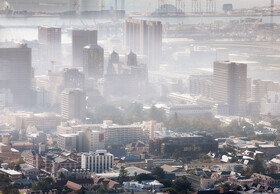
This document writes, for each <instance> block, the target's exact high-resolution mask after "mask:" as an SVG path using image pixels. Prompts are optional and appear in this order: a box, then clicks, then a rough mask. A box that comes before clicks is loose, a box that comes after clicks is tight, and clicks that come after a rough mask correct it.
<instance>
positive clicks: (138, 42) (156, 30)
mask: <svg viewBox="0 0 280 194" xmlns="http://www.w3.org/2000/svg"><path fill="white" fill-rule="evenodd" d="M124 37H125V38H124V41H125V43H124V44H125V48H126V50H127V51H128V50H132V51H134V52H136V53H138V54H141V55H147V56H148V60H149V62H150V64H149V65H157V64H159V63H160V59H161V56H162V24H161V22H158V21H145V20H136V19H127V20H126V21H125V26H124Z"/></svg>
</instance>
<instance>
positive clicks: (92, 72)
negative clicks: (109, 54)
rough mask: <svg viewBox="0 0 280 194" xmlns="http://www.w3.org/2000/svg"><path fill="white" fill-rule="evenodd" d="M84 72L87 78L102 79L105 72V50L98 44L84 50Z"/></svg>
mask: <svg viewBox="0 0 280 194" xmlns="http://www.w3.org/2000/svg"><path fill="white" fill-rule="evenodd" d="M83 70H84V74H85V76H86V78H96V79H98V78H100V77H102V76H103V72H104V49H103V48H102V47H100V46H99V45H96V44H91V45H87V46H85V47H84V50H83Z"/></svg>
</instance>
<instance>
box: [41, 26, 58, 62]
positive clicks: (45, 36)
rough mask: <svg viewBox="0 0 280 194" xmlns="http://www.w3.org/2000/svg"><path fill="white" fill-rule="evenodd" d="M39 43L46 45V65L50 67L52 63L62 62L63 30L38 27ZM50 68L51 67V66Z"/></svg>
mask: <svg viewBox="0 0 280 194" xmlns="http://www.w3.org/2000/svg"><path fill="white" fill-rule="evenodd" d="M38 41H39V43H40V44H43V45H45V46H46V47H45V49H46V50H45V51H44V52H46V53H47V59H44V60H45V61H46V65H47V66H49V65H50V64H51V61H58V62H60V59H61V28H58V27H47V26H39V27H38ZM49 67H50V66H49Z"/></svg>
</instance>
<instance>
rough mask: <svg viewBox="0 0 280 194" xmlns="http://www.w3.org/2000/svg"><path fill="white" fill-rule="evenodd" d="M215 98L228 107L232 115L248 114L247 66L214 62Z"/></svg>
mask: <svg viewBox="0 0 280 194" xmlns="http://www.w3.org/2000/svg"><path fill="white" fill-rule="evenodd" d="M213 88H214V92H213V98H214V100H215V101H217V102H223V103H226V104H227V105H228V108H229V114H230V115H245V114H246V105H247V103H246V99H247V64H243V63H234V62H228V61H225V62H219V61H216V62H214V75H213Z"/></svg>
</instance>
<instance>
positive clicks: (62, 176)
mask: <svg viewBox="0 0 280 194" xmlns="http://www.w3.org/2000/svg"><path fill="white" fill-rule="evenodd" d="M58 178H59V179H60V180H65V178H66V177H65V175H64V173H63V172H60V173H59V174H58Z"/></svg>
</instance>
